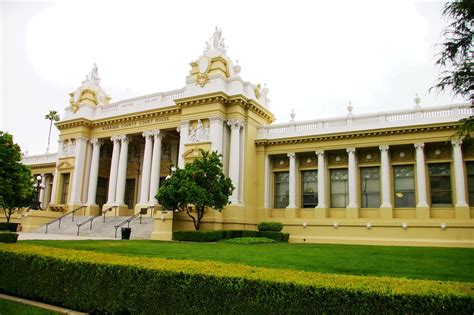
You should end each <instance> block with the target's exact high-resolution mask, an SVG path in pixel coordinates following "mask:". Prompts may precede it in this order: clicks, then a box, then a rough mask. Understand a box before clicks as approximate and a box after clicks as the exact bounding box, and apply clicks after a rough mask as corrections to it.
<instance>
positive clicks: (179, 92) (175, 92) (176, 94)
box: [161, 88, 185, 101]
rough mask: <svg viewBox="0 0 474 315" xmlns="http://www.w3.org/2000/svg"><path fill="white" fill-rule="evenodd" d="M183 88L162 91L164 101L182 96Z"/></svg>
mask: <svg viewBox="0 0 474 315" xmlns="http://www.w3.org/2000/svg"><path fill="white" fill-rule="evenodd" d="M184 90H185V89H184V88H183V89H178V90H173V91H168V92H163V93H161V94H162V98H163V100H165V101H174V100H175V99H178V98H181V97H183V96H184Z"/></svg>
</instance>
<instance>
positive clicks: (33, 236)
mask: <svg viewBox="0 0 474 315" xmlns="http://www.w3.org/2000/svg"><path fill="white" fill-rule="evenodd" d="M18 240H19V241H24V240H114V238H113V237H105V236H77V235H72V234H51V233H48V234H46V233H34V232H32V233H28V232H18ZM117 240H120V238H117Z"/></svg>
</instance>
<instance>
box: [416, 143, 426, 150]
mask: <svg viewBox="0 0 474 315" xmlns="http://www.w3.org/2000/svg"><path fill="white" fill-rule="evenodd" d="M424 147H425V143H424V142H417V143H415V149H417V150H423V148H424Z"/></svg>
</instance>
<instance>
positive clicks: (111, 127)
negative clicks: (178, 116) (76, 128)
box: [102, 116, 170, 131]
mask: <svg viewBox="0 0 474 315" xmlns="http://www.w3.org/2000/svg"><path fill="white" fill-rule="evenodd" d="M169 119H170V117H169V116H163V117H157V118H147V119H142V120H137V121H131V122H125V123H121V124H114V125H107V126H104V127H102V130H104V131H107V130H117V129H124V128H133V127H137V126H145V125H151V124H156V123H159V122H163V121H168V120H169Z"/></svg>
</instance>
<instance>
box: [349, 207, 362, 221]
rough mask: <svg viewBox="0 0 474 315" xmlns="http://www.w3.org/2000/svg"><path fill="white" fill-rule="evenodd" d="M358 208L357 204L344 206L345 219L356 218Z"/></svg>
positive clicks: (357, 216)
mask: <svg viewBox="0 0 474 315" xmlns="http://www.w3.org/2000/svg"><path fill="white" fill-rule="evenodd" d="M358 218H359V208H358V207H357V206H347V208H346V219H358Z"/></svg>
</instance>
